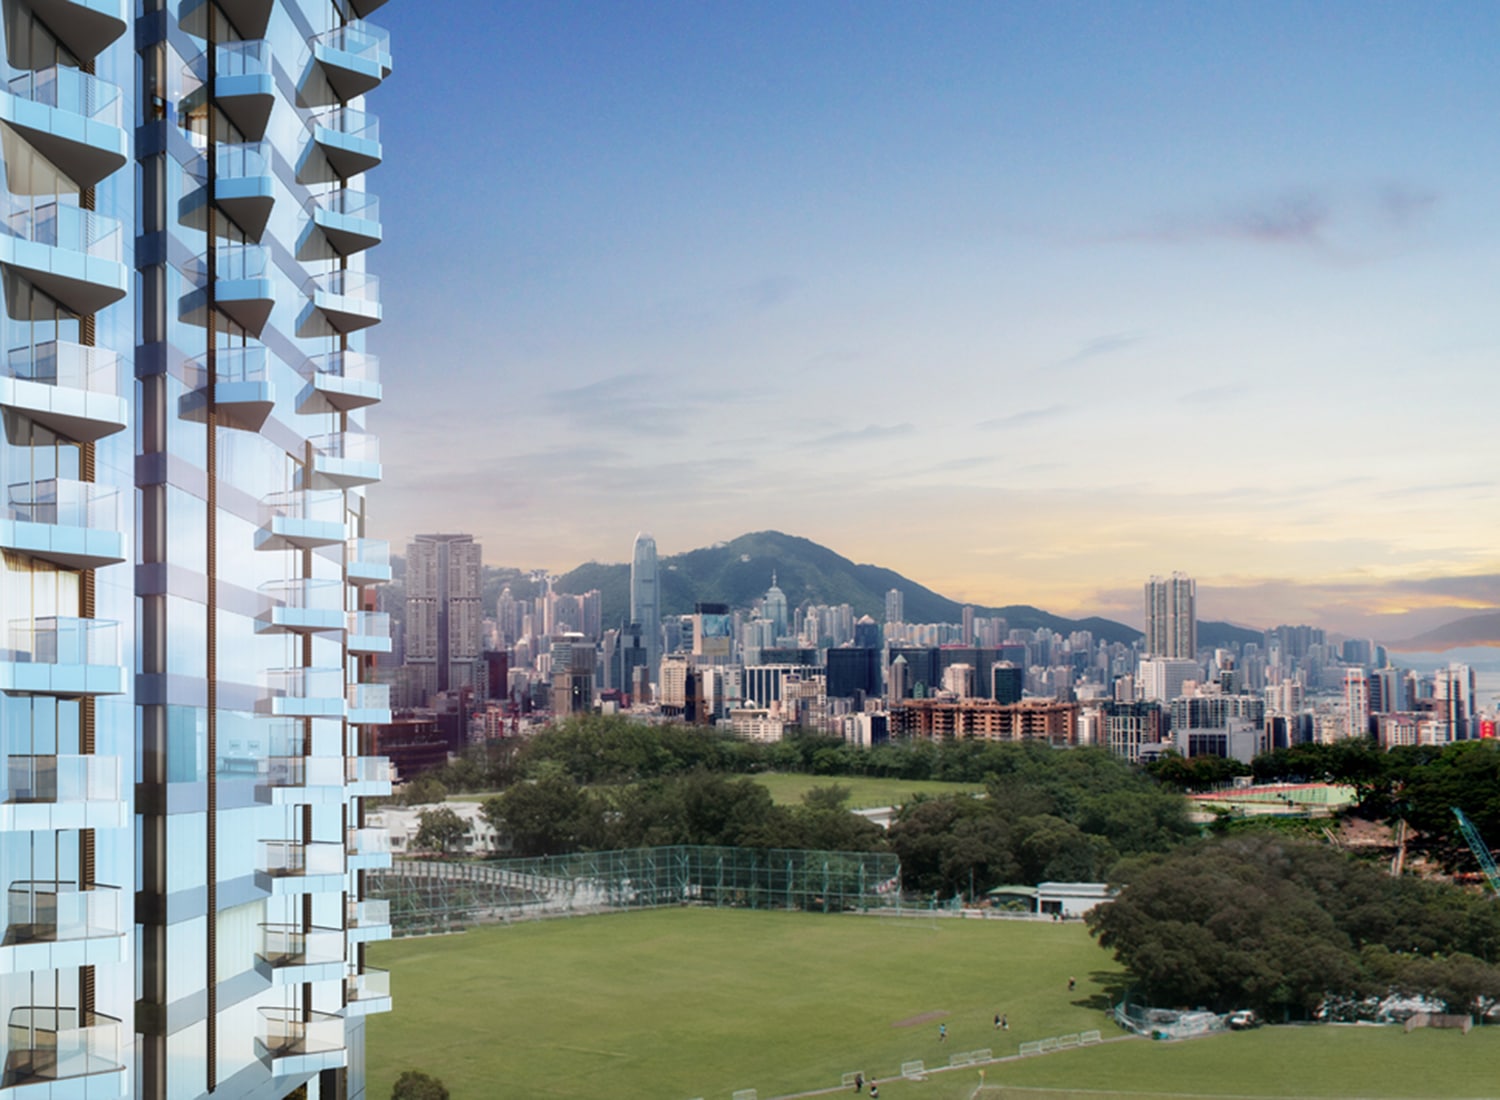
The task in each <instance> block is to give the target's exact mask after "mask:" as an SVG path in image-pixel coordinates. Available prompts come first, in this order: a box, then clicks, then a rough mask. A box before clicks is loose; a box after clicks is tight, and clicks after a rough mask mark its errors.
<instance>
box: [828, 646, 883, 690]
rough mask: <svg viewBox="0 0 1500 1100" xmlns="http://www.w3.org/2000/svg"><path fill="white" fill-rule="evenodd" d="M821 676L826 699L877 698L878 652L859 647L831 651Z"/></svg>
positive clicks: (878, 685)
mask: <svg viewBox="0 0 1500 1100" xmlns="http://www.w3.org/2000/svg"><path fill="white" fill-rule="evenodd" d="M824 673H825V675H826V677H827V689H828V696H829V698H832V699H852V698H854V697H855V696H856V695H879V694H880V650H879V649H878V648H873V647H868V648H867V647H862V646H843V647H840V648H838V649H830V650H829V651H828V653H827V654H826V655H825V657H824Z"/></svg>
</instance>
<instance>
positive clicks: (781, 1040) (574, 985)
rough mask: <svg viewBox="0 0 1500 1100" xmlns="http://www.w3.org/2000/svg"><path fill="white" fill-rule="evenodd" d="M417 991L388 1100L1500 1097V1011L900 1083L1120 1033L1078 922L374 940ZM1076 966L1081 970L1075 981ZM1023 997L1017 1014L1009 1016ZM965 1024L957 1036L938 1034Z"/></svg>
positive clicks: (1177, 1045) (674, 926) (379, 1070)
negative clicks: (438, 1092)
mask: <svg viewBox="0 0 1500 1100" xmlns="http://www.w3.org/2000/svg"><path fill="white" fill-rule="evenodd" d="M371 962H372V963H373V964H374V965H376V966H383V967H389V968H390V969H391V971H392V986H393V990H392V991H393V994H394V997H395V1005H396V1010H395V1012H394V1013H390V1014H387V1015H382V1016H374V1017H371V1019H370V1029H369V1032H368V1040H367V1050H366V1057H367V1061H368V1066H369V1073H370V1083H369V1092H368V1094H367V1095H368V1097H369V1100H385V1098H386V1097H388V1096H389V1095H390V1089H391V1084H392V1082H393V1081H394V1079H395V1077H396V1075H397V1074H398V1073H399V1072H400V1071H401V1070H403V1069H420V1070H424V1071H426V1072H428V1073H432V1074H434V1075H435V1076H438V1077H440V1078H442V1079H443V1081H444V1082H445V1083H446V1084H447V1085H448V1087H449V1089H450V1090H451V1092H452V1094H453V1096H454V1097H455V1098H456V1100H469V1098H473V1100H485V1098H491V1097H518V1098H530V1097H538V1098H550V1097H583V1096H588V1097H592V1096H599V1097H612V1098H627V1100H628V1098H633V1097H640V1098H647V1097H649V1098H652V1100H679V1098H680V1100H690V1098H694V1097H703V1098H705V1100H729V1097H730V1094H731V1093H732V1092H733V1091H734V1090H736V1089H748V1088H754V1089H757V1090H758V1092H759V1097H760V1100H769V1098H771V1097H777V1096H784V1095H789V1094H793V1093H798V1092H804V1091H812V1090H815V1089H822V1088H828V1087H835V1086H837V1085H838V1084H839V1079H840V1075H841V1074H842V1073H844V1072H845V1071H852V1070H856V1069H857V1070H862V1071H864V1073H865V1074H866V1076H870V1075H876V1076H878V1077H880V1078H881V1079H882V1080H883V1083H882V1085H881V1089H880V1094H881V1096H882V1097H883V1098H886V1100H969V1098H973V1100H1178V1098H1184V1097H1220V1098H1229V1097H1241V1098H1243V1097H1267V1098H1271V1097H1275V1098H1294V1097H1309V1098H1312V1097H1318V1098H1333V1097H1340V1098H1344V1097H1363V1098H1369V1100H1398V1098H1399V1100H1416V1098H1419V1097H1433V1098H1437V1097H1476V1098H1477V1097H1485V1096H1496V1095H1500V1086H1497V1084H1496V1075H1495V1071H1494V1069H1493V1067H1494V1066H1495V1065H1496V1064H1497V1061H1500V1060H1497V1057H1496V1056H1497V1055H1500V1028H1496V1029H1484V1028H1482V1029H1476V1030H1475V1031H1473V1032H1472V1033H1470V1034H1469V1035H1467V1036H1465V1035H1463V1034H1462V1033H1460V1032H1457V1031H1417V1032H1414V1033H1412V1034H1410V1035H1407V1034H1405V1033H1404V1032H1402V1031H1401V1030H1400V1029H1397V1028H1363V1027H1268V1028H1262V1029H1260V1030H1258V1031H1253V1032H1237V1033H1229V1034H1224V1035H1219V1036H1214V1037H1211V1038H1207V1039H1199V1040H1193V1041H1190V1042H1174V1043H1153V1042H1150V1041H1147V1040H1144V1039H1133V1038H1132V1039H1122V1040H1119V1041H1106V1042H1105V1043H1103V1044H1102V1045H1100V1046H1095V1047H1089V1048H1085V1049H1082V1050H1075V1051H1067V1052H1062V1053H1057V1054H1050V1055H1042V1056H1037V1057H1032V1058H1028V1059H1026V1060H1024V1061H1010V1062H1002V1063H999V1064H995V1065H990V1066H988V1067H986V1071H985V1085H986V1087H985V1089H984V1091H983V1092H977V1091H976V1090H978V1089H979V1087H980V1078H979V1073H978V1070H977V1069H972V1068H970V1069H963V1070H955V1071H952V1072H948V1073H940V1074H934V1075H931V1076H930V1077H929V1078H928V1079H927V1080H925V1081H920V1082H906V1081H897V1080H885V1079H886V1078H887V1077H893V1076H895V1075H896V1074H897V1073H899V1071H900V1065H901V1063H902V1062H904V1061H911V1060H915V1059H922V1060H923V1061H925V1062H926V1063H927V1065H928V1066H936V1065H943V1064H946V1062H947V1060H948V1057H949V1056H950V1055H951V1054H953V1053H957V1052H961V1051H968V1050H975V1049H979V1048H985V1047H988V1048H991V1049H992V1050H993V1051H994V1053H995V1054H996V1055H997V1056H999V1055H1004V1054H1012V1053H1015V1051H1016V1049H1017V1048H1018V1047H1019V1044H1020V1043H1021V1042H1023V1041H1026V1040H1032V1039H1043V1038H1048V1037H1051V1036H1056V1035H1062V1034H1066V1033H1069V1032H1077V1031H1083V1030H1087V1029H1091V1028H1097V1029H1099V1030H1100V1031H1101V1032H1102V1033H1103V1035H1104V1037H1105V1039H1106V1040H1114V1039H1115V1037H1117V1036H1120V1035H1121V1034H1122V1033H1121V1032H1120V1031H1119V1029H1118V1028H1116V1027H1115V1026H1114V1024H1113V1023H1112V1022H1110V1020H1109V1019H1108V1018H1107V1017H1106V1016H1105V1014H1104V1011H1103V1008H1104V1003H1105V1002H1104V998H1103V996H1102V992H1101V990H1102V988H1103V986H1102V985H1101V984H1100V983H1101V982H1104V983H1107V982H1108V981H1109V980H1110V979H1111V978H1112V977H1113V976H1114V974H1115V973H1116V972H1115V969H1114V966H1113V963H1112V962H1111V960H1110V959H1109V956H1108V955H1107V954H1106V953H1105V952H1103V951H1101V950H1100V949H1099V948H1098V947H1097V946H1095V945H1094V944H1093V942H1092V941H1091V940H1090V939H1089V937H1088V933H1087V931H1086V930H1085V929H1084V928H1083V927H1082V926H1080V925H1078V924H1076V923H1071V924H1051V923H1021V922H1001V921H991V922H987V923H986V922H980V921H975V920H957V919H948V918H934V917H922V918H916V919H913V918H896V917H874V916H854V915H829V916H824V915H821V914H799V913H779V912H764V911H762V912H750V911H743V910H710V909H671V910H650V911H644V912H636V913H622V914H616V915H609V916H599V917H586V918H575V919H572V920H553V921H541V922H535V923H530V924H522V925H513V926H510V927H505V926H492V927H486V928H479V929H474V930H472V931H470V932H467V933H464V934H462V935H458V936H444V937H434V938H429V939H415V940H401V941H395V942H392V943H384V944H377V945H374V946H372V948H371ZM1069 976H1076V977H1077V979H1078V988H1077V990H1076V991H1074V992H1073V993H1071V994H1070V993H1069V992H1068V991H1067V979H1068V977H1069ZM997 1012H1004V1013H1006V1014H1007V1015H1008V1017H1009V1020H1010V1025H1011V1026H1010V1030H1009V1031H1007V1032H997V1031H995V1030H994V1027H993V1022H992V1021H993V1018H994V1014H995V1013H997ZM940 1023H942V1024H946V1025H947V1029H948V1039H947V1041H946V1042H942V1041H940V1040H939V1038H938V1025H939V1024H940Z"/></svg>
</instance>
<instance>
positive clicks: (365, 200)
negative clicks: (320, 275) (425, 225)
mask: <svg viewBox="0 0 1500 1100" xmlns="http://www.w3.org/2000/svg"><path fill="white" fill-rule="evenodd" d="M307 211H308V214H309V215H311V220H312V224H313V225H314V226H316V227H317V229H318V231H319V232H320V233H321V234H322V236H323V239H324V240H326V241H327V242H328V245H329V247H330V248H332V250H333V251H334V252H335V253H337V254H338V255H340V256H352V255H354V253H356V252H363V251H364V250H365V249H367V248H374V247H375V246H376V245H377V244H379V243H380V240H381V228H380V200H379V199H378V198H376V197H375V196H374V195H367V194H366V193H365V192H363V191H351V190H350V189H348V188H347V187H342V188H339V189H338V190H335V191H329V192H327V193H325V194H322V195H314V196H313V197H312V198H310V199H308V200H307ZM302 258H304V259H318V258H320V257H319V256H318V255H316V254H314V253H311V252H310V253H308V254H306V255H304V256H303V257H302Z"/></svg>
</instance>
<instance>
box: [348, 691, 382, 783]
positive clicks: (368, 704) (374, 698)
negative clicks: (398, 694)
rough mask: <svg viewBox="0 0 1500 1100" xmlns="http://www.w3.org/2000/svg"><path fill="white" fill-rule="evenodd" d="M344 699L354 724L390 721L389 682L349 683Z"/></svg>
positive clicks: (380, 724)
mask: <svg viewBox="0 0 1500 1100" xmlns="http://www.w3.org/2000/svg"><path fill="white" fill-rule="evenodd" d="M346 699H347V702H348V714H347V717H348V719H349V721H350V722H352V723H354V724H355V725H375V726H384V725H388V724H389V723H390V720H391V685H390V684H350V685H349V686H348V690H347V694H346ZM389 793H390V792H389V791H386V794H389Z"/></svg>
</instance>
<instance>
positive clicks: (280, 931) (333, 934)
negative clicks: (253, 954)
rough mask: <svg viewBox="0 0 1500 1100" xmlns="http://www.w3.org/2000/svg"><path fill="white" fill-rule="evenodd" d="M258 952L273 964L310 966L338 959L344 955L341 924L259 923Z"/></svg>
mask: <svg viewBox="0 0 1500 1100" xmlns="http://www.w3.org/2000/svg"><path fill="white" fill-rule="evenodd" d="M260 932H261V946H260V955H261V958H263V959H265V960H266V961H267V962H268V963H270V964H271V965H272V966H310V965H314V964H317V963H328V962H338V961H339V960H341V959H342V958H343V957H344V930H343V929H342V928H316V927H315V928H313V929H311V930H310V931H309V930H307V929H303V928H300V927H298V926H297V925H295V924H263V925H261V926H260Z"/></svg>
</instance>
